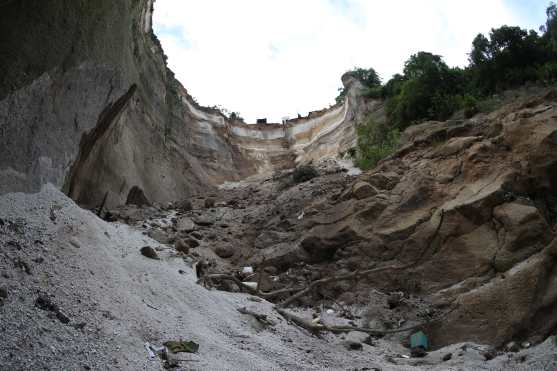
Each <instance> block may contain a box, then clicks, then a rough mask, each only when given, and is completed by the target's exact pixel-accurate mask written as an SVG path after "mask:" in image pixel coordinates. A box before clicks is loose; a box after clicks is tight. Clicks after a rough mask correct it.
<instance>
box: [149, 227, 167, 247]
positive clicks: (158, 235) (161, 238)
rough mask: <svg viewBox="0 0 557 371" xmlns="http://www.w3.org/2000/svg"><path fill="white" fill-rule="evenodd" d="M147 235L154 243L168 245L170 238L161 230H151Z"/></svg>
mask: <svg viewBox="0 0 557 371" xmlns="http://www.w3.org/2000/svg"><path fill="white" fill-rule="evenodd" d="M148 235H149V237H151V238H152V239H154V240H155V241H157V242H160V243H162V244H168V243H170V241H171V237H170V236H169V235H168V233H166V232H165V231H163V230H162V229H153V230H151V231H149V233H148Z"/></svg>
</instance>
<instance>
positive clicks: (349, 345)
mask: <svg viewBox="0 0 557 371" xmlns="http://www.w3.org/2000/svg"><path fill="white" fill-rule="evenodd" d="M344 346H345V347H346V349H348V350H362V349H363V347H364V346H363V345H362V343H358V342H356V341H350V340H346V341H345V342H344Z"/></svg>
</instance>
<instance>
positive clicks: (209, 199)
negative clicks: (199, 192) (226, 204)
mask: <svg viewBox="0 0 557 371" xmlns="http://www.w3.org/2000/svg"><path fill="white" fill-rule="evenodd" d="M216 201H217V200H215V198H213V197H207V198H206V199H205V208H206V209H210V208H212V207H215V202H216Z"/></svg>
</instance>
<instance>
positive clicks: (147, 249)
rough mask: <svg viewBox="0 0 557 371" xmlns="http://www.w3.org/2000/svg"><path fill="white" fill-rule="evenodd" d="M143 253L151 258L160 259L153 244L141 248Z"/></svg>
mask: <svg viewBox="0 0 557 371" xmlns="http://www.w3.org/2000/svg"><path fill="white" fill-rule="evenodd" d="M140 251H141V255H143V256H145V257H147V258H149V259H157V260H158V259H159V255H158V254H157V252H156V251H155V249H153V248H152V247H151V246H143V247H142V248H141V250H140Z"/></svg>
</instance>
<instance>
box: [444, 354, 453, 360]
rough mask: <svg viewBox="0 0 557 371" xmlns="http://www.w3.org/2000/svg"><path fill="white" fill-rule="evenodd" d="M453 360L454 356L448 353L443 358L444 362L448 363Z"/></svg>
mask: <svg viewBox="0 0 557 371" xmlns="http://www.w3.org/2000/svg"><path fill="white" fill-rule="evenodd" d="M451 358H453V354H452V353H447V354H445V355H444V356H443V358H442V360H443V362H447V361H448V360H450V359H451Z"/></svg>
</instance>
